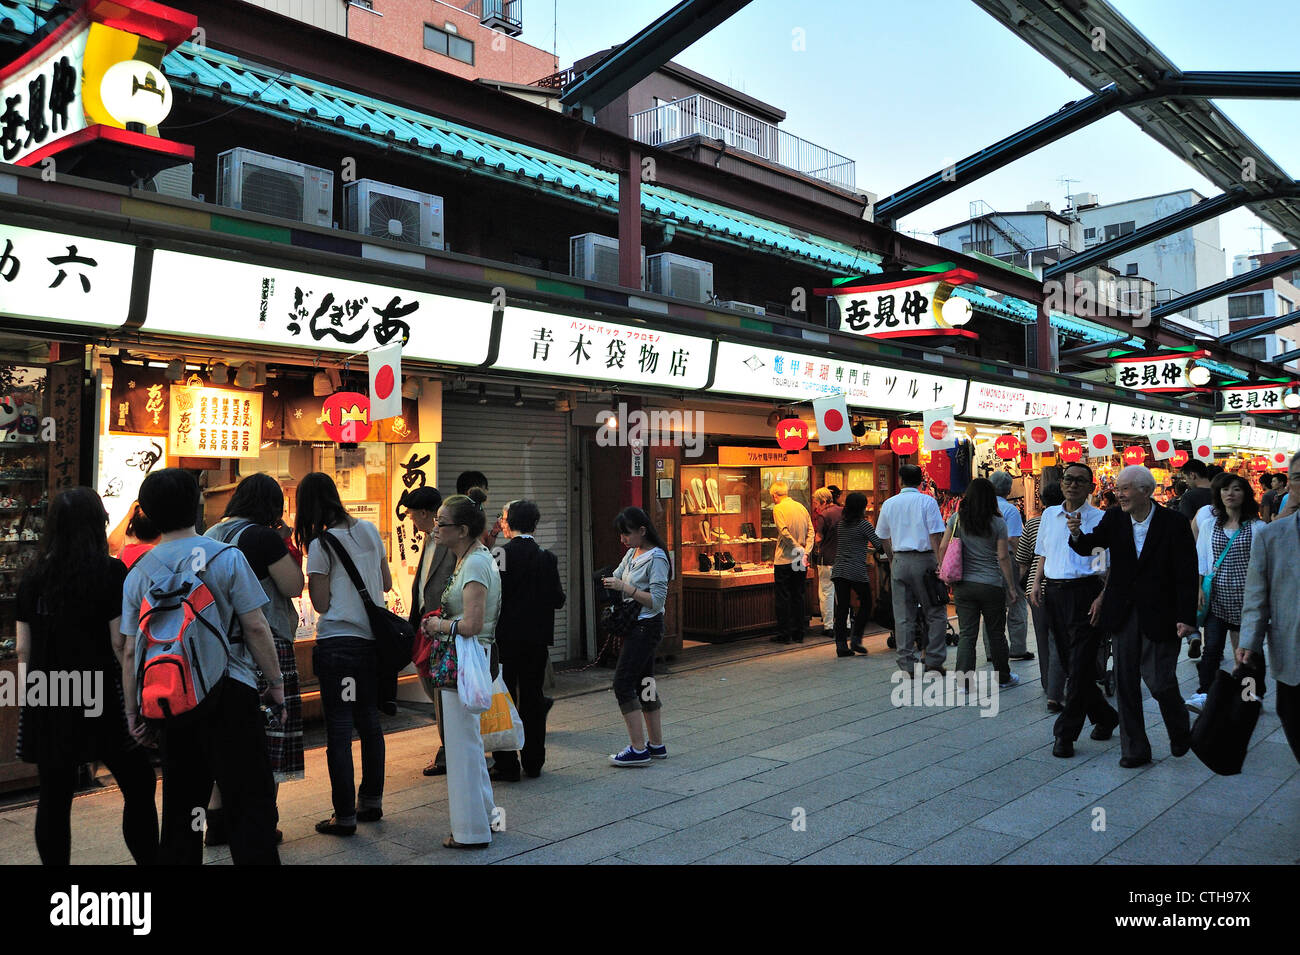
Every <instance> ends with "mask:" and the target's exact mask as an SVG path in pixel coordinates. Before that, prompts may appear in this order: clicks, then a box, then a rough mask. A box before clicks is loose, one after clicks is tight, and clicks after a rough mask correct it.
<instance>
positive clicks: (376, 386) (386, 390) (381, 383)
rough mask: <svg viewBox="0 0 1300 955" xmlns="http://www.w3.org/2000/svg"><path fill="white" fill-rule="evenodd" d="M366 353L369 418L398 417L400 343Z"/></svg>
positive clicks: (400, 401) (400, 388)
mask: <svg viewBox="0 0 1300 955" xmlns="http://www.w3.org/2000/svg"><path fill="white" fill-rule="evenodd" d="M366 355H367V357H368V358H369V359H370V420H371V421H372V422H374V421H381V420H383V419H384V418H396V417H399V416H400V415H401V413H402V343H401V342H393V343H392V344H391V345H385V346H383V347H382V348H376V349H373V350H372V351H369V352H367V353H366Z"/></svg>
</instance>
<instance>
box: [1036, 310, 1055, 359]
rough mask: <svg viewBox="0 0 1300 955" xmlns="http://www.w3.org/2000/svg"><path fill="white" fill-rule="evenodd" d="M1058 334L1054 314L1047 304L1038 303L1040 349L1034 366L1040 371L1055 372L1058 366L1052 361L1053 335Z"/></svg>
mask: <svg viewBox="0 0 1300 955" xmlns="http://www.w3.org/2000/svg"><path fill="white" fill-rule="evenodd" d="M1055 334H1056V331H1055V329H1053V328H1052V316H1051V313H1050V312H1049V311H1048V310H1047V306H1046V305H1045V304H1044V303H1042V302H1039V303H1038V335H1037V339H1038V349H1037V354H1036V355H1035V356H1034V357H1035V362H1034V367H1035V368H1037V369H1038V370H1039V371H1050V372H1055V371H1056V367H1055V365H1054V363H1053V362H1052V336H1053V335H1055Z"/></svg>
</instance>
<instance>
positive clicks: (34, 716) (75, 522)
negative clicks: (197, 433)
mask: <svg viewBox="0 0 1300 955" xmlns="http://www.w3.org/2000/svg"><path fill="white" fill-rule="evenodd" d="M107 524H108V514H107V512H106V511H105V510H104V504H103V502H102V501H101V500H100V499H99V495H98V494H96V493H95V492H94V491H92V490H91V489H90V488H87V487H75V488H71V489H69V490H66V491H61V492H59V493H58V494H57V495H56V496H55V498H54V500H53V501H52V502H51V503H50V511H49V515H48V516H47V518H46V521H45V533H44V535H43V536H42V538H41V545H40V552H39V554H38V556H37V557H36V560H35V561H33V563H32V564H31V566H30V567H29V568H28V570H27V573H26V574H25V575H24V576H23V579H22V582H21V583H20V585H19V587H18V601H17V614H16V616H17V621H18V624H17V637H18V639H17V643H18V662H19V665H20V666H22V667H24V668H26V672H27V674H28V677H29V678H31V677H32V675H33V674H36V673H41V674H54V673H59V672H61V673H65V674H74V675H79V676H82V677H83V678H84V677H89V678H90V680H91V682H90V685H88V686H85V687H83V690H82V693H81V696H82V699H81V700H80V701H78V702H77V705H75V706H73V705H53V706H50V705H45V706H33V705H30V704H28V705H25V706H24V707H23V709H22V711H21V713H20V714H19V728H18V754H19V757H20V758H22V759H23V760H24V761H26V762H29V763H36V765H37V772H38V773H39V776H40V787H41V789H40V797H39V799H38V801H37V804H36V849H37V852H39V853H40V857H41V862H43V863H44V864H45V865H68V863H69V861H70V857H71V854H72V823H71V816H72V797H73V794H74V792H75V790H76V788H77V777H78V774H79V771H80V768H81V764H82V763H86V762H90V761H98V762H102V763H103V764H104V765H105V766H107V767H108V770H109V772H111V773H112V774H113V778H114V779H115V780H116V781H117V785H118V787H119V788H120V789H121V790H122V801H123V808H122V835H123V836H124V837H125V839H126V845H127V848H128V849H129V850H130V851H131V857H132V858H133V859H135V861H136V863H137V864H138V865H152V864H153V863H154V862H155V861H156V860H157V856H158V813H157V810H156V808H155V807H154V787H155V783H156V780H155V777H154V771H153V766H152V765H151V763H150V760H149V756H148V755H147V754H146V752H145V751H144V749H142V748H141V747H140V746H139V745H138V744H137V743H136V741H135V740H134V739H132V736H131V733H132V730H133V729H134V728H135V725H136V721H137V719H138V717H137V714H136V713H135V712H134V706H132V707H131V708H130V710H128V708H127V707H126V705H125V703H124V700H123V692H122V670H121V661H122V648H123V646H124V645H125V643H124V640H123V638H122V631H121V630H120V629H119V625H120V622H121V617H122V584H123V582H124V581H125V580H126V574H127V570H126V567H125V566H124V565H123V564H122V562H121V561H120V560H118V559H116V558H114V557H109V556H108V538H107V536H106V535H105V527H106V525H107ZM47 685H53V684H52V683H50V682H49V681H48V680H47ZM64 702H65V703H66V701H64ZM133 702H134V701H133Z"/></svg>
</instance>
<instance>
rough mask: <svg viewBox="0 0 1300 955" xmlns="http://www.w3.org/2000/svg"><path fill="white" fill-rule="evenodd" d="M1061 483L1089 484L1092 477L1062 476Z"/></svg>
mask: <svg viewBox="0 0 1300 955" xmlns="http://www.w3.org/2000/svg"><path fill="white" fill-rule="evenodd" d="M1061 483H1062V484H1091V483H1092V478H1084V477H1063V478H1061Z"/></svg>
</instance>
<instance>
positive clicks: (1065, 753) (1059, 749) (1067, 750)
mask: <svg viewBox="0 0 1300 955" xmlns="http://www.w3.org/2000/svg"><path fill="white" fill-rule="evenodd" d="M1052 755H1053V756H1059V757H1060V758H1061V759H1069V758H1070V757H1071V756H1073V755H1074V744H1073V743H1072V742H1070V741H1069V740H1068V739H1064V738H1062V737H1060V736H1058V737H1057V738H1056V743H1055V744H1053V746H1052Z"/></svg>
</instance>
